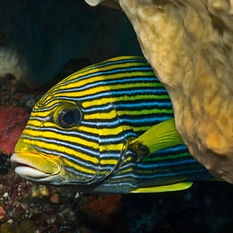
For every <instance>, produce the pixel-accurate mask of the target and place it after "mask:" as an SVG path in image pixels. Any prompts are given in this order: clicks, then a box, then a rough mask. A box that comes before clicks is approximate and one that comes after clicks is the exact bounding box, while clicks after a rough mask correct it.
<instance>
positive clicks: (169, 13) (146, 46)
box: [85, 0, 233, 183]
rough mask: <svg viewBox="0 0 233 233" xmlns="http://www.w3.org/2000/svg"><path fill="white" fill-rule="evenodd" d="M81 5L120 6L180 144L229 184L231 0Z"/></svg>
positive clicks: (232, 163)
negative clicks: (162, 92)
mask: <svg viewBox="0 0 233 233" xmlns="http://www.w3.org/2000/svg"><path fill="white" fill-rule="evenodd" d="M85 1H86V2H87V3H88V4H89V5H92V6H95V5H98V4H99V3H101V2H103V3H104V2H106V3H107V2H110V3H112V5H113V4H116V3H118V4H119V5H120V6H121V8H122V9H123V11H124V12H125V13H126V15H127V17H128V18H129V20H130V22H131V23H132V25H133V27H134V30H135V32H136V34H137V37H138V40H139V43H140V45H141V48H142V51H143V53H144V56H145V57H146V59H147V60H148V62H149V63H150V64H151V65H152V67H153V69H154V71H155V73H156V74H157V75H158V78H159V79H160V81H161V82H162V83H163V84H164V85H165V87H166V89H167V90H168V92H169V95H170V97H171V100H172V103H173V107H174V112H175V119H176V127H177V130H178V131H179V133H180V135H181V136H182V139H183V141H184V143H185V144H186V145H187V146H188V148H189V150H190V152H191V154H192V155H193V156H194V157H195V158H196V159H197V160H198V161H199V162H200V163H202V164H203V165H204V166H205V167H206V168H207V169H209V171H210V172H211V173H213V174H214V175H215V176H217V177H220V178H222V179H224V180H226V181H228V182H230V183H233V23H232V22H233V1H232V0H198V1H193V0H175V1H174V0H109V1H105V0H104V1H102V0H85Z"/></svg>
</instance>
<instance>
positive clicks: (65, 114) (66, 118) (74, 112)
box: [58, 109, 82, 128]
mask: <svg viewBox="0 0 233 233" xmlns="http://www.w3.org/2000/svg"><path fill="white" fill-rule="evenodd" d="M81 118H82V114H81V112H80V111H79V110H78V109H63V110H62V111H61V112H60V113H59V115H58V124H59V125H60V126H61V127H62V128H72V127H74V126H75V125H77V124H78V123H80V121H81Z"/></svg>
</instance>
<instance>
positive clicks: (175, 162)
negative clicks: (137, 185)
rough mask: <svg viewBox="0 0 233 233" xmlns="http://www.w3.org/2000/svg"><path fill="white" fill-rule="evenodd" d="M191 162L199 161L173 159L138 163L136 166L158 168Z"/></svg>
mask: <svg viewBox="0 0 233 233" xmlns="http://www.w3.org/2000/svg"><path fill="white" fill-rule="evenodd" d="M190 163H197V161H196V160H195V159H192V158H190V159H186V160H182V161H173V162H166V163H157V164H141V163H138V164H136V167H138V168H144V169H145V168H156V167H159V168H161V167H167V166H176V165H184V164H190Z"/></svg>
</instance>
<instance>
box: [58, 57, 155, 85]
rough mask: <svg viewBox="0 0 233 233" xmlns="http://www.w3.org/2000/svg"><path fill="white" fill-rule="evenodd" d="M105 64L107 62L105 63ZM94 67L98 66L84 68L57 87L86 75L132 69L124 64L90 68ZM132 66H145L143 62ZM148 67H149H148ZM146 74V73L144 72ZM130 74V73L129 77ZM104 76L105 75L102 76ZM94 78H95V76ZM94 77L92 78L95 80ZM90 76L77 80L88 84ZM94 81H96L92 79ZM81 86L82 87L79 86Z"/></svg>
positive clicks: (128, 64)
mask: <svg viewBox="0 0 233 233" xmlns="http://www.w3.org/2000/svg"><path fill="white" fill-rule="evenodd" d="M106 62H107V61H106ZM96 65H99V64H95V65H92V66H89V67H86V68H84V69H82V70H79V71H77V72H75V73H74V74H72V75H70V76H68V77H67V78H65V79H63V80H62V81H61V82H59V84H58V85H60V84H61V85H62V84H63V83H65V82H67V81H73V80H75V79H77V78H80V77H83V76H86V75H91V74H95V73H97V72H102V71H108V70H112V69H117V68H120V69H122V68H128V67H130V68H131V67H132V63H124V64H111V65H106V66H103V67H97V68H92V67H95V66H96ZM133 65H134V66H137V67H140V66H145V63H144V62H134V64H133ZM148 67H149V66H148ZM146 72H147V71H146ZM149 72H150V73H152V74H153V72H152V71H149ZM141 73H142V74H143V75H145V72H141ZM118 74H119V73H118ZM131 74H132V73H131V72H130V75H131ZM104 76H105V75H104ZM95 77H96V76H95ZM95 77H94V78H95ZM92 78H93V77H92V76H91V77H90V78H85V80H79V81H80V82H81V83H83V81H84V83H85V82H86V81H87V83H90V82H94V81H93V80H92ZM94 80H96V79H94ZM79 81H78V82H79ZM78 84H79V83H78ZM81 86H82V85H81Z"/></svg>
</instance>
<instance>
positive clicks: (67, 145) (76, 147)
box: [22, 135, 120, 163]
mask: <svg viewBox="0 0 233 233" xmlns="http://www.w3.org/2000/svg"><path fill="white" fill-rule="evenodd" d="M22 138H26V139H29V140H35V141H36V140H38V141H42V142H48V143H53V144H58V145H62V146H66V147H68V148H71V149H73V150H76V149H78V150H80V151H84V152H85V153H86V154H87V155H90V154H91V155H95V156H96V157H97V159H98V158H100V157H101V158H102V157H103V158H109V157H112V158H119V156H120V154H119V153H117V154H116V153H103V152H101V153H100V152H96V151H94V150H90V149H86V148H83V147H81V146H74V145H73V144H71V143H66V142H64V141H61V140H55V139H47V138H40V137H31V136H27V135H22ZM62 157H64V156H62ZM66 158H67V157H66ZM76 158H77V160H78V159H79V157H76ZM87 163H89V161H87Z"/></svg>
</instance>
